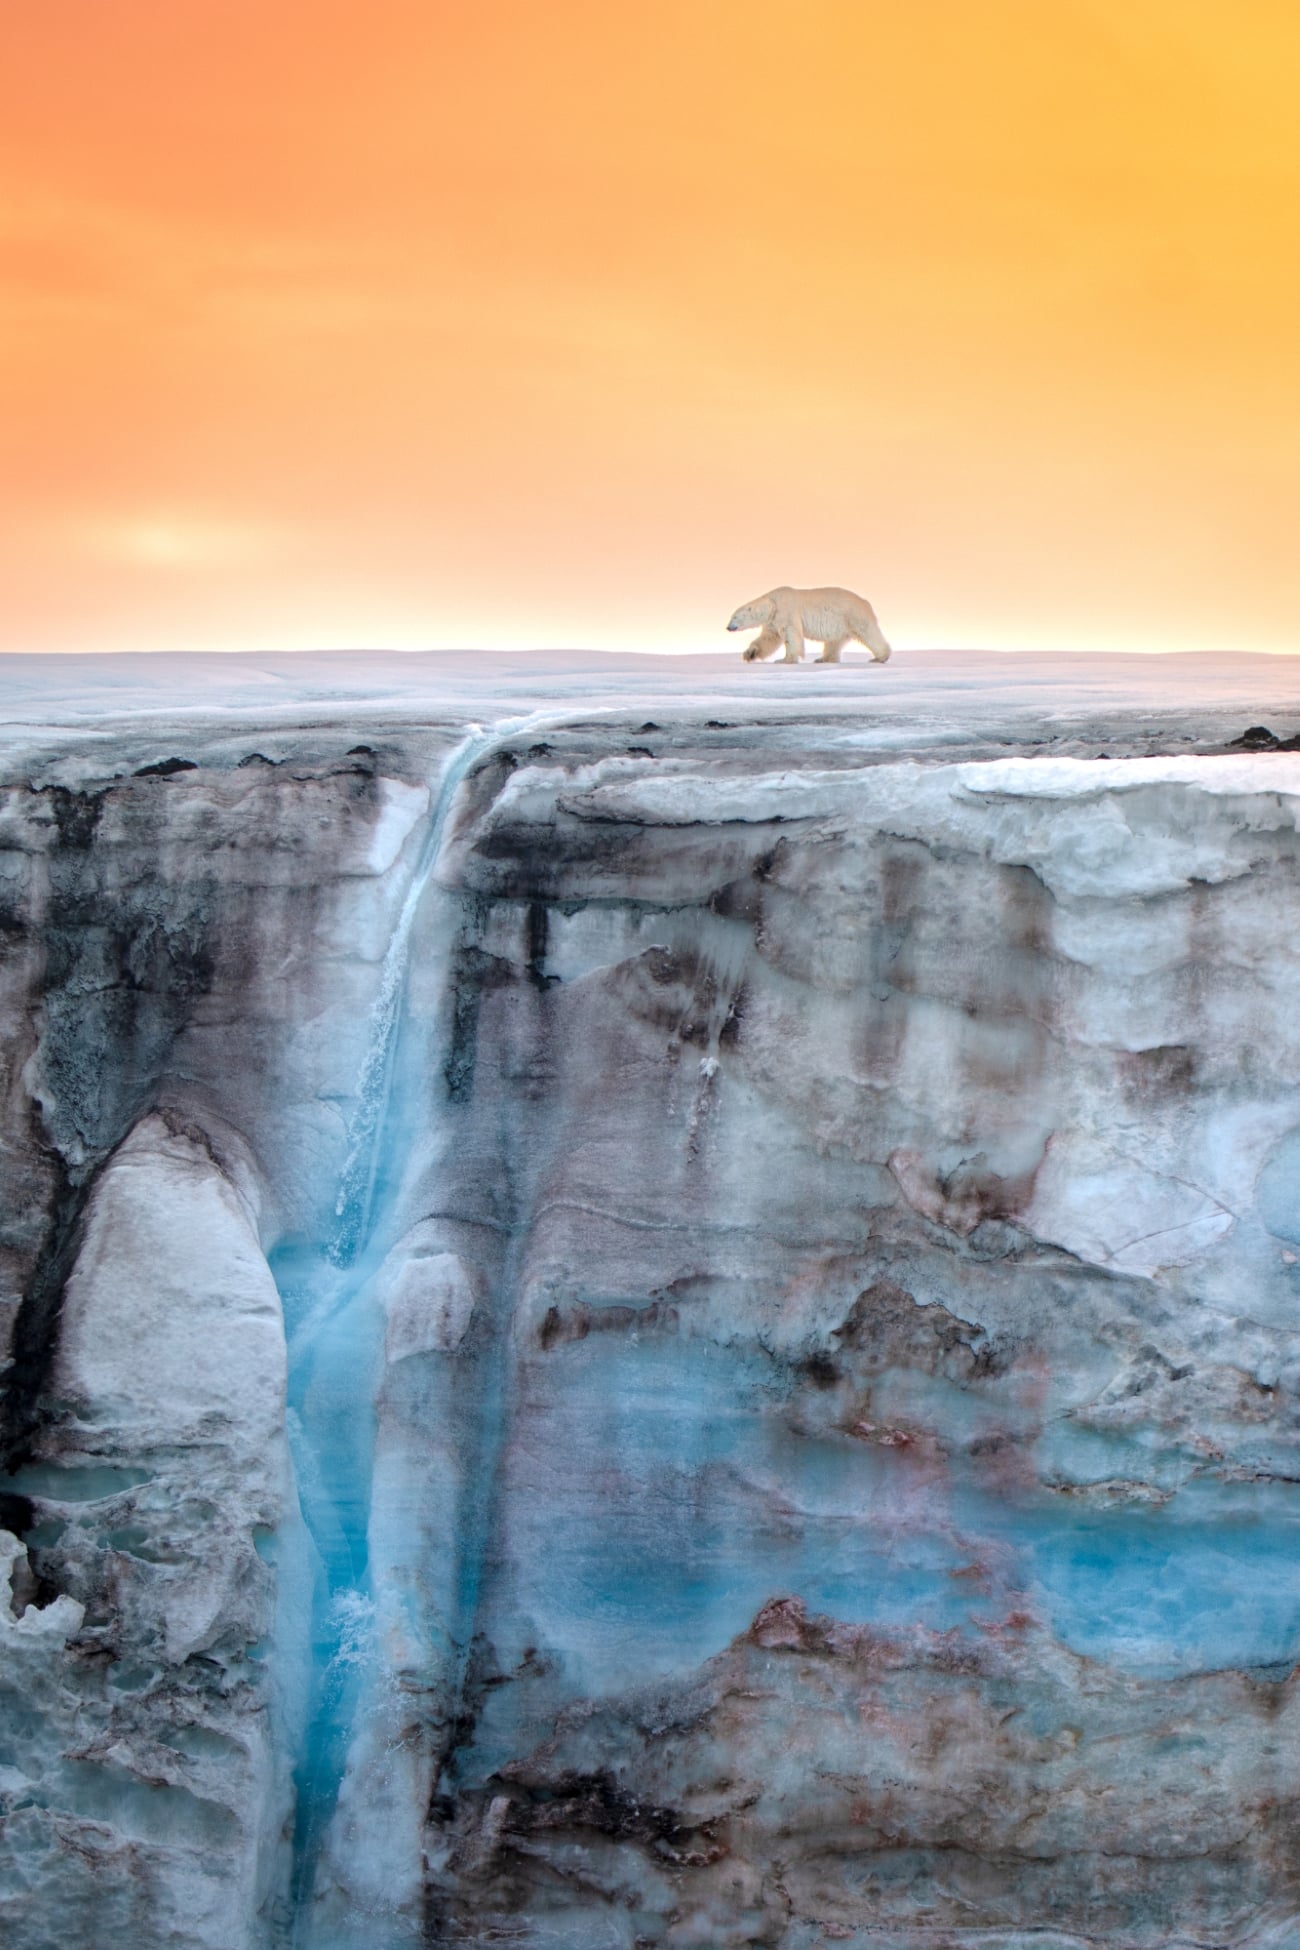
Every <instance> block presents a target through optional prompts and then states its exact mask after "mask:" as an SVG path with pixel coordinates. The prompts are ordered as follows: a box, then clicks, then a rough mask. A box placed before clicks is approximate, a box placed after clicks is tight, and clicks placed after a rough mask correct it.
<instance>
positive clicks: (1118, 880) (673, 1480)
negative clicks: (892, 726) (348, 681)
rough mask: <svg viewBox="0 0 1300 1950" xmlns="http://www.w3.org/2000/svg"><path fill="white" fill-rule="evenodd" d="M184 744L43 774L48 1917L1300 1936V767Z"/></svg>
mask: <svg viewBox="0 0 1300 1950" xmlns="http://www.w3.org/2000/svg"><path fill="white" fill-rule="evenodd" d="M159 735H160V734H159V732H158V731H157V729H156V728H153V729H149V728H147V727H145V728H141V727H139V726H137V727H135V728H130V727H125V728H118V729H117V730H116V731H115V732H114V735H113V737H112V738H111V739H108V740H104V739H99V740H95V739H90V738H87V737H85V736H82V735H68V736H63V735H60V736H58V737H55V736H53V735H51V736H50V737H49V738H47V739H46V740H45V742H44V743H42V742H41V741H40V740H39V739H38V740H37V741H36V743H35V744H34V745H31V746H29V747H28V748H27V749H26V750H25V752H24V756H23V763H22V765H21V767H18V768H15V766H14V765H12V764H11V766H10V769H9V777H8V783H7V785H6V786H5V788H4V791H3V798H2V801H0V894H2V897H3V913H2V914H0V946H2V947H3V960H2V961H0V1010H2V1011H3V1022H4V1044H3V1052H4V1053H3V1071H2V1072H0V1118H2V1120H3V1121H2V1126H0V1170H2V1171H3V1182H4V1193H5V1195H4V1200H3V1211H4V1221H3V1224H4V1231H3V1237H2V1238H0V1281H2V1284H0V1318H2V1319H3V1323H4V1327H3V1332H4V1339H5V1344H6V1345H7V1347H8V1349H9V1360H8V1365H7V1368H6V1371H5V1382H6V1390H5V1403H4V1435H5V1443H6V1472H7V1473H6V1475H5V1479H4V1484H3V1489H2V1492H0V1494H2V1500H0V1524H2V1525H3V1526H4V1528H3V1530H0V1640H2V1641H3V1654H4V1656H3V1659H2V1660H0V1813H3V1830H2V1834H0V1934H2V1935H3V1938H4V1941H5V1943H6V1944H7V1945H12V1946H14V1950H46V1946H49V1945H53V1944H55V1943H57V1944H60V1945H67V1944H69V1943H75V1944H83V1943H84V1944H87V1945H98V1944H101V1943H102V1944H105V1945H107V1944H109V1943H113V1942H117V1941H123V1940H134V1941H136V1942H137V1943H139V1944H140V1945H141V1946H145V1947H147V1946H152V1945H159V1946H161V1945H164V1944H165V1945H168V1946H185V1950H190V1947H191V1946H192V1947H193V1950H200V1947H201V1950H273V1947H274V1946H288V1945H293V1946H295V1950H361V1946H363V1945H364V1946H365V1947H366V1950H401V1947H404V1946H415V1945H429V1944H441V1943H447V1944H452V1943H461V1944H482V1945H487V1944H492V1943H501V1942H511V1943H518V1944H522V1945H536V1946H538V1947H539V1950H540V1947H541V1946H544V1945H545V1946H562V1947H564V1950H588V1946H590V1947H591V1950H596V1947H597V1946H600V1950H606V1947H608V1950H616V1947H617V1950H634V1946H650V1945H664V1946H671V1950H686V1947H687V1946H702V1945H715V1944H716V1945H723V1946H727V1945H734V1946H741V1945H753V1944H764V1945H773V1946H781V1950H811V1946H814V1945H820V1944H823V1943H832V1942H833V1943H845V1944H849V1945H860V1946H867V1945H871V1946H873V1947H874V1950H879V1946H890V1947H893V1946H897V1950H921V1946H926V1947H927V1950H934V1946H939V1945H944V1946H948V1945H951V1946H958V1947H960V1950H964V1947H965V1946H973V1945H976V1944H979V1945H984V1946H989V1947H991V1946H1018V1945H1022V1944H1023V1945H1028V1944H1030V1943H1031V1942H1032V1943H1033V1944H1035V1945H1040V1946H1041V1945H1044V1944H1046V1945H1052V1946H1067V1945H1070V1946H1073V1945H1083V1944H1088V1945H1096V1944H1108V1945H1115V1946H1126V1947H1131V1950H1156V1947H1157V1946H1159V1947H1160V1950H1172V1947H1173V1946H1178V1947H1179V1950H1183V1947H1184V1946H1185V1947H1186V1950H1191V1946H1193V1945H1197V1946H1202V1945H1207V1944H1222V1945H1227V1944H1234V1945H1236V1944H1242V1945H1244V1944H1247V1943H1249V1944H1260V1945H1271V1946H1279V1947H1280V1946H1288V1945H1291V1944H1294V1943H1295V1942H1297V1941H1300V1891H1298V1890H1297V1867H1296V1832H1297V1817H1298V1815H1300V1750H1298V1748H1297V1740H1296V1733H1297V1717H1298V1716H1300V1701H1298V1699H1297V1690H1296V1680H1295V1677H1294V1673H1295V1668H1296V1662H1297V1659H1298V1658H1300V1547H1298V1546H1300V1539H1298V1538H1297V1535H1296V1521H1297V1510H1298V1508H1300V1505H1298V1504H1297V1490H1296V1480H1297V1476H1298V1475H1300V1459H1298V1457H1297V1435H1298V1430H1300V1423H1298V1421H1297V1414H1296V1384H1297V1379H1298V1378H1300V950H1298V949H1297V946H1296V943H1297V938H1298V937H1297V920H1300V877H1298V873H1297V868H1298V865H1300V835H1298V832H1297V812H1298V810H1300V757H1297V756H1294V755H1291V754H1288V753H1284V752H1268V753H1261V754H1257V755H1256V754H1242V753H1240V752H1232V751H1231V750H1227V749H1224V748H1223V740H1222V738H1218V739H1216V738H1213V737H1206V738H1203V739H1202V740H1200V741H1199V744H1198V743H1197V741H1195V740H1191V741H1189V740H1187V739H1183V740H1181V741H1178V740H1173V739H1169V738H1162V737H1161V736H1159V735H1158V728H1157V729H1156V731H1153V730H1152V728H1151V726H1150V724H1149V722H1146V721H1144V724H1143V728H1142V730H1141V733H1140V735H1139V731H1138V729H1137V727H1136V725H1135V724H1125V723H1112V724H1111V725H1109V726H1108V728H1107V730H1106V732H1105V737H1104V742H1103V741H1102V737H1101V736H1098V735H1093V733H1092V732H1089V734H1088V735H1086V736H1085V735H1083V734H1082V733H1076V734H1070V733H1068V731H1062V732H1060V733H1059V735H1056V736H1054V737H1053V738H1051V739H1044V740H1040V741H1037V742H1034V743H1032V744H1031V741H1030V740H1029V739H1028V737H1027V735H1026V734H1024V732H1023V731H1020V732H1017V733H1016V734H1015V735H1012V736H1008V737H993V736H991V735H988V734H987V733H979V734H976V733H971V735H970V736H969V737H967V738H965V739H964V740H956V739H954V738H953V737H952V736H951V735H950V734H945V735H944V737H943V738H942V739H939V738H932V739H927V738H925V737H917V738H916V739H914V740H912V741H910V743H909V741H908V740H906V739H900V738H898V737H897V736H894V737H892V738H891V739H889V740H887V741H883V742H882V740H880V739H878V738H873V737H871V736H867V735H864V734H862V733H861V731H860V730H859V729H857V728H856V727H855V726H854V725H853V724H851V723H848V722H846V721H845V720H844V719H843V718H839V719H831V718H829V717H825V716H820V715H818V714H815V713H805V714H804V715H802V716H798V717H791V718H789V719H787V720H786V721H785V722H783V723H782V724H781V725H779V726H772V725H767V726H758V725H756V724H754V723H752V722H748V723H746V722H742V723H727V722H723V721H718V720H708V721H706V720H704V719H703V718H702V716H701V714H700V713H699V712H698V711H691V710H690V709H688V708H684V707H681V706H678V707H676V708H674V707H673V706H672V705H671V704H670V703H669V702H668V701H666V700H661V703H660V705H659V706H658V707H656V717H655V718H654V719H649V720H643V717H642V715H640V714H639V713H638V712H632V711H628V710H614V711H605V712H603V713H589V714H586V715H584V714H583V713H581V712H580V711H577V710H576V709H566V710H563V711H560V710H551V711H546V710H545V709H539V710H538V711H536V712H535V713H533V714H532V715H531V716H529V717H527V718H524V717H520V718H516V719H510V720H499V721H496V722H492V723H484V724H472V723H470V722H469V720H468V718H467V717H464V716H461V717H456V716H454V715H453V716H449V717H448V719H447V720H446V721H445V722H442V723H433V724H420V723H416V722H409V721H407V722H401V723H391V724H388V725H387V726H383V725H380V726H378V727H377V728H375V727H372V728H370V729H368V730H367V731H366V733H365V738H366V741H367V742H365V743H360V742H358V741H357V737H356V735H355V734H354V733H350V732H349V731H347V730H345V729H342V728H339V727H337V726H334V725H331V724H330V723H328V722H321V723H317V724H315V725H307V724H296V725H295V724H282V725H280V726H279V727H278V728H276V729H274V730H268V729H267V728H266V727H265V726H264V727H263V728H262V729H261V730H259V731H258V732H257V733H256V735H254V734H253V733H252V732H250V731H248V730H247V729H241V728H239V727H233V726H231V725H230V724H225V725H214V724H213V723H211V722H208V721H204V723H203V724H201V725H197V726H196V725H193V724H192V725H190V726H189V727H184V726H181V727H178V728H172V729H169V730H168V732H167V734H166V741H165V743H164V744H163V745H159V743H158V739H159ZM1189 744H1190V746H1191V747H1192V748H1191V749H1188V746H1189ZM1162 746H1164V747H1165V749H1161V747H1162ZM1103 752H1104V753H1105V754H1107V755H1106V756H1102V755H1101V754H1102V753H1103ZM6 1578H7V1587H6V1583H5V1580H6ZM6 1588H7V1594H8V1595H7V1600H6V1598H5V1595H4V1594H5V1592H6Z"/></svg>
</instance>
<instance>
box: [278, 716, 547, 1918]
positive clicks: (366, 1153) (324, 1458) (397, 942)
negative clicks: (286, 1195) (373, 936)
mask: <svg viewBox="0 0 1300 1950" xmlns="http://www.w3.org/2000/svg"><path fill="white" fill-rule="evenodd" d="M549 721H550V720H549V717H548V715H547V714H545V713H535V714H533V715H531V716H526V717H520V718H516V719H510V720H505V721H503V722H502V723H500V724H498V725H494V726H492V727H489V728H487V729H484V728H482V727H480V726H477V725H471V726H470V727H469V730H468V732H467V734H466V736H465V737H464V739H463V740H462V742H461V743H460V744H459V745H458V746H457V747H456V748H455V750H454V751H453V752H452V753H451V755H450V757H449V758H448V759H447V760H446V762H445V764H444V765H443V767H442V769H441V774H440V776H439V778H438V781H437V786H436V791H435V793H434V795H433V798H432V802H431V808H430V813H429V817H428V823H427V827H426V830H425V834H424V837H423V841H422V844H421V846H420V850H419V854H418V857H417V859H416V861H415V865H414V868H413V870H412V874H411V880H410V885H409V887H408V889H407V892H406V895H405V898H404V900H403V901H402V904H401V908H400V910H399V912H398V915H397V920H396V923H395V925H394V928H393V932H392V938H391V940H390V942H389V944H388V948H387V951H386V953H385V955H384V959H383V963H382V966H381V971H380V978H379V988H378V994H377V996H376V999H375V1002H374V1004H373V1006H372V1009H371V1013H370V1020H369V1024H368V1028H367V1040H366V1048H365V1058H364V1063H363V1066H362V1071H361V1076H360V1080H359V1084H358V1087H357V1092H356V1109H355V1111H354V1113H353V1116H352V1119H351V1123H350V1127H349V1132H348V1151H347V1155H346V1158H345V1161H344V1165H343V1169H342V1172H341V1174H340V1179H339V1187H338V1193H337V1196H336V1199H335V1203H334V1225H333V1227H332V1229H331V1231H330V1234H329V1236H328V1237H327V1239H326V1240H325V1242H324V1244H323V1246H321V1247H320V1248H319V1249H318V1250H316V1251H311V1250H304V1248H303V1247H302V1246H301V1245H295V1246H293V1247H292V1248H290V1249H289V1251H288V1252H286V1253H284V1254H283V1255H280V1256H273V1259H272V1266H273V1270H275V1271H276V1272H277V1277H278V1283H279V1285H280V1289H281V1296H282V1301H283V1305H284V1313H285V1327H286V1335H287V1341H288V1407H289V1427H290V1441H291V1448H292V1452H293V1459H294V1468H295V1475H296V1478H297V1482H298V1485H299V1496H300V1500H301V1506H302V1510H303V1515H304V1518H305V1520H306V1524H307V1528H308V1531H309V1533H310V1536H311V1540H312V1544H313V1546H314V1551H315V1556H316V1559H317V1561H318V1567H319V1568H318V1571H317V1574H316V1578H315V1590H314V1593H313V1595H312V1597H311V1601H310V1602H311V1611H312V1635H311V1636H312V1670H313V1680H312V1688H311V1705H310V1708H309V1716H308V1721H307V1725H306V1728H305V1731H304V1734H303V1736H302V1749H301V1758H300V1761H299V1764H298V1767H297V1769H296V1773H295V1832H294V1847H293V1858H294V1859H293V1880H292V1890H291V1897H290V1902H291V1910H292V1919H293V1920H292V1924H291V1943H292V1945H293V1946H294V1950H299V1946H301V1950H352V1946H353V1945H354V1944H355V1945H357V1946H358V1950H360V1947H361V1946H362V1945H363V1944H364V1945H367V1946H371V1945H372V1944H373V1934H372V1932H373V1924H372V1921H370V1920H367V1919H366V1918H364V1917H362V1918H355V1917H353V1918H349V1917H348V1916H347V1915H346V1914H344V1915H341V1916H340V1915H337V1914H334V1913H332V1912H331V1913H330V1914H329V1915H328V1916H327V1917H326V1918H325V1920H323V1921H322V1920H321V1919H320V1918H319V1917H318V1916H316V1915H315V1914H314V1897H315V1894H316V1870H317V1864H318V1859H319V1856H320V1852H321V1850H322V1848H323V1846H324V1845H325V1841H326V1836H327V1833H328V1829H329V1825H330V1822H331V1821H332V1819H333V1818H334V1815H335V1812H336V1806H337V1801H338V1794H339V1788H340V1785H341V1783H342V1781H343V1778H344V1771H345V1767H346V1762H347V1754H348V1747H349V1743H350V1741H351V1739H352V1737H353V1733H354V1720H355V1716H356V1713H357V1708H358V1704H359V1702H360V1701H361V1700H362V1699H363V1698H365V1696H366V1693H367V1689H368V1688H369V1689H371V1690H373V1689H374V1687H375V1686H376V1685H378V1686H380V1687H382V1686H384V1685H385V1684H386V1683H388V1677H387V1675H386V1674H385V1673H384V1671H383V1664H382V1648H381V1646H380V1645H379V1643H378V1639H379V1618H378V1613H377V1608H376V1606H375V1603H374V1598H373V1594H372V1592H371V1590H370V1584H369V1564H368V1556H369V1554H368V1541H367V1530H368V1524H369V1520H370V1500H371V1478H372V1467H373V1442H374V1415H373V1410H372V1408H371V1407H370V1406H369V1403H368V1400H367V1396H366V1393H365V1387H366V1383H367V1382H368V1381H370V1380H371V1379H372V1378H373V1376H374V1374H375V1372H376V1368H377V1365H378V1364H380V1363H381V1361H382V1353H381V1347H382V1340H383V1333H384V1316H383V1311H382V1307H381V1306H379V1305H378V1304H377V1302H376V1299H375V1295H374V1292H373V1283H374V1279H375V1275H376V1273H377V1271H378V1270H379V1267H380V1265H381V1264H382V1261H383V1258H384V1254H385V1251H386V1250H387V1248H388V1247H390V1246H391V1245H392V1243H393V1241H392V1238H391V1237H390V1236H389V1233H388V1229H387V1228H386V1225H385V1221H386V1219H387V1218H388V1217H389V1216H390V1215H391V1214H392V1212H393V1211H394V1210H395V1209H396V1207H397V1206H398V1204H399V1201H400V1196H401V1192H402V1184H403V1175H404V1172H403V1165H404V1158H403V1142H402V1140H403V1134H404V1128H405V1133H406V1135H407V1136H409V1134H410V1125H411V1119H412V1116H413V1115H414V1116H415V1117H416V1118H417V1119H419V1120H421V1121H422V1123H423V1125H424V1127H425V1131H426V1134H427V1132H428V1131H429V1129H430V1128H431V1127H432V1126H433V1125H434V1124H436V1115H437V1113H436V1104H437V1101H438V1083H437V1081H436V1080H435V1078H434V1077H433V1076H429V1075H426V1074H424V1073H423V1071H422V1069H421V1068H420V1066H418V1065H416V1066H414V1068H413V1070H412V1073H411V1074H410V1075H408V1076H407V1077H406V1078H405V1089H406V1092H407V1101H404V1102H402V1103H400V1104H399V1103H398V1102H397V1101H396V1094H395V1093H396V1087H397V1078H398V1074H399V1070H400V1068H401V1062H402V1037H403V1024H404V1004H405V999H406V992H407V982H408V973H409V969H408V964H409V959H410V954H411V939H412V932H413V929H414V927H415V924H416V920H417V917H419V916H420V915H421V912H422V909H423V907H424V904H425V903H426V901H427V900H429V899H430V898H431V889H430V881H431V879H432V878H433V877H434V876H435V875H436V872H437V869H438V865H439V861H440V857H441V854H442V848H443V841H444V835H445V834H446V831H447V829H448V825H449V822H450V821H451V819H452V815H453V812H454V810H455V807H456V803H457V796H458V794H459V792H460V789H461V787H462V785H463V784H464V783H465V782H466V780H467V779H468V778H469V777H470V776H471V775H472V773H473V772H474V771H475V769H476V767H478V766H479V765H480V764H481V763H482V762H483V761H484V760H485V759H486V758H487V757H488V756H489V755H490V754H491V752H492V751H493V749H494V748H496V747H499V746H501V745H502V744H503V742H504V741H506V740H509V739H511V738H514V737H519V736H522V735H525V734H526V733H528V732H529V731H531V730H538V729H541V728H542V727H543V726H544V725H545V724H547V723H549ZM442 901H443V903H444V905H445V906H448V907H450V906H454V896H449V895H446V894H444V895H442ZM453 936H454V928H453V927H452V926H451V925H450V924H449V923H448V922H446V921H442V920H441V919H440V918H437V917H435V918H434V920H433V921H432V924H431V925H427V926H426V939H427V940H428V942H429V944H430V946H431V949H432V955H433V959H434V960H435V962H437V961H438V960H439V958H441V961H442V964H443V966H442V967H441V968H437V969H435V971H434V972H433V976H432V987H433V988H434V990H435V992H436V991H437V990H438V989H440V988H442V987H443V986H444V984H445V979H446V971H445V965H446V961H447V959H448V951H449V945H450V941H451V939H452V938H453ZM416 1097H418V1098H419V1099H420V1104H419V1108H418V1109H415V1110H414V1111H413V1108H412V1102H411V1101H410V1100H411V1099H413V1098H416ZM491 1467H492V1464H491V1457H490V1454H488V1455H486V1456H484V1457H482V1458H480V1459H479V1463H478V1469H479V1470H480V1471H482V1470H486V1471H488V1472H489V1473H490V1471H491ZM473 1494H474V1495H476V1496H477V1497H478V1498H480V1500H481V1499H483V1498H485V1497H488V1496H490V1487H486V1486H475V1489H474V1491H473ZM467 1652H468V1647H467V1646H462V1647H461V1648H460V1649H459V1650H458V1652H457V1654H456V1658H455V1665H456V1669H457V1674H458V1677H460V1676H462V1675H463V1667H464V1660H465V1657H466V1656H467ZM453 1683H454V1682H453ZM389 1927H390V1929H391V1930H393V1931H395V1932H397V1934H395V1935H394V1936H393V1938H392V1940H393V1942H394V1944H396V1943H397V1942H398V1941H399V1940H401V1939H402V1938H404V1937H405V1935H406V1931H405V1930H404V1929H403V1927H402V1924H401V1921H400V1919H399V1918H396V1917H393V1918H390V1919H389ZM411 1927H412V1928H414V1925H411ZM411 1940H413V1941H414V1940H416V1939H415V1937H414V1936H413V1937H412V1939H411Z"/></svg>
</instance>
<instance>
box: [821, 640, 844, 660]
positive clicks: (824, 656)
mask: <svg viewBox="0 0 1300 1950" xmlns="http://www.w3.org/2000/svg"><path fill="white" fill-rule="evenodd" d="M847 642H848V638H847V637H846V636H834V637H831V638H830V639H829V641H828V642H826V643H823V645H822V653H821V656H820V657H818V659H817V662H818V663H819V664H837V663H838V662H839V660H840V651H841V650H842V649H843V648H844V646H845V644H846V643H847Z"/></svg>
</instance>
